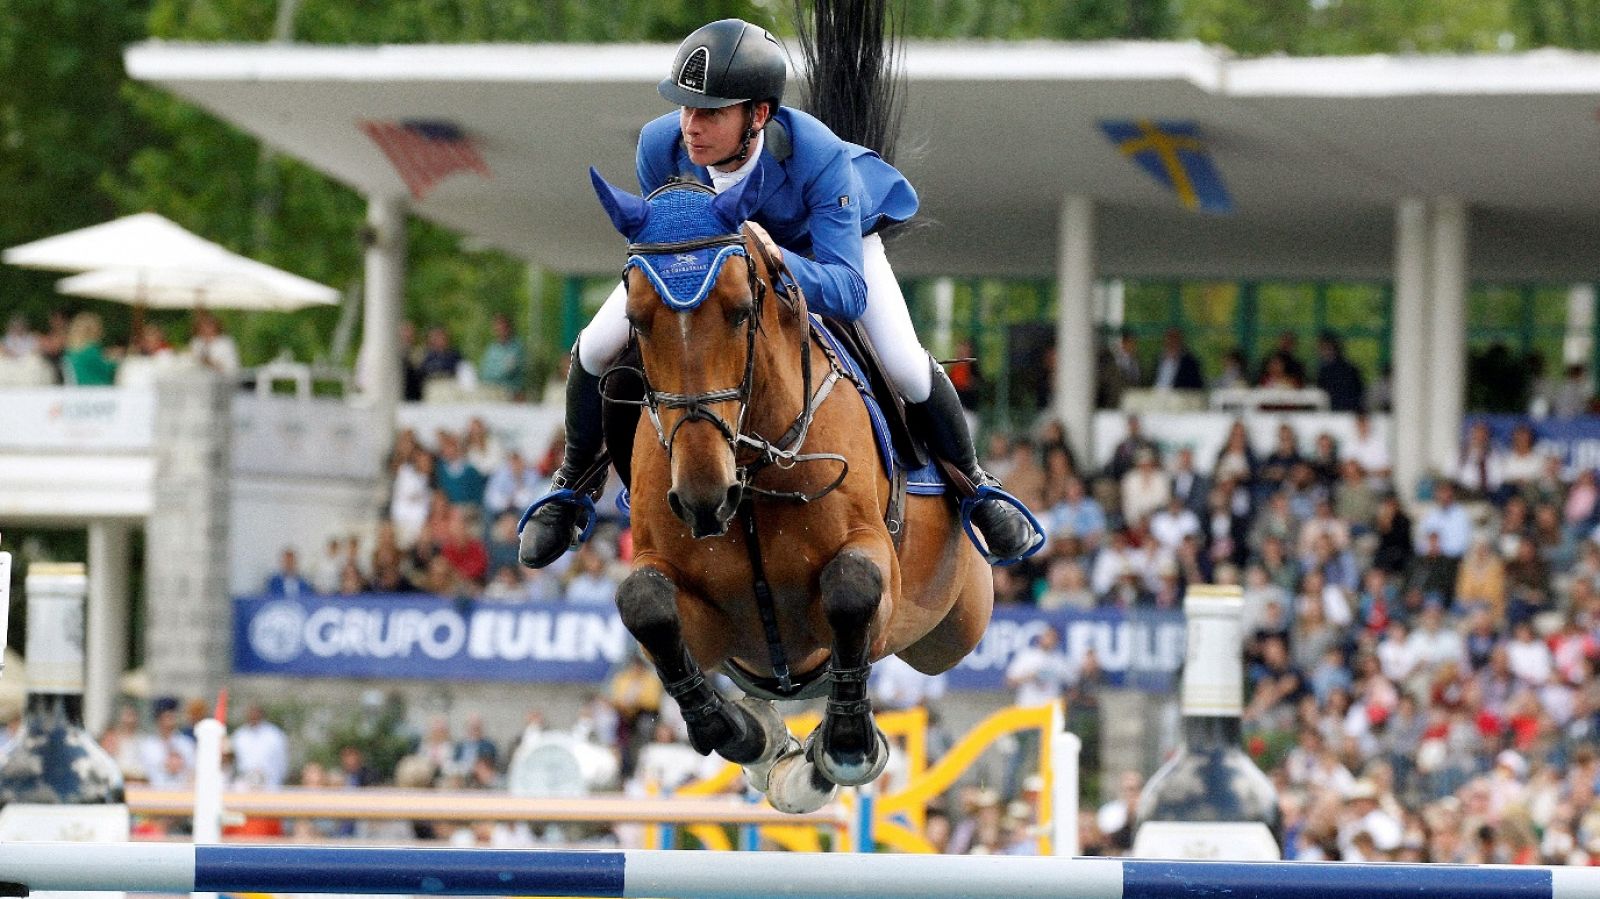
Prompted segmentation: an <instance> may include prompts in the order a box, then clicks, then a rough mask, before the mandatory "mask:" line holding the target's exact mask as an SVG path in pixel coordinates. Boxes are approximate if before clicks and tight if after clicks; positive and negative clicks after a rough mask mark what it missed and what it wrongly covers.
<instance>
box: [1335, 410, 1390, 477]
mask: <svg viewBox="0 0 1600 899" xmlns="http://www.w3.org/2000/svg"><path fill="white" fill-rule="evenodd" d="M1355 426H1356V433H1355V436H1354V437H1351V438H1350V440H1349V442H1348V443H1347V444H1346V445H1345V448H1344V457H1345V458H1346V459H1353V460H1355V461H1357V462H1360V463H1361V468H1362V470H1363V471H1365V472H1366V473H1367V477H1370V478H1372V479H1373V481H1374V482H1377V483H1379V484H1381V483H1383V482H1385V481H1388V480H1389V475H1390V474H1391V473H1392V472H1393V463H1391V462H1390V461H1389V442H1388V441H1387V440H1384V439H1383V438H1381V437H1379V436H1378V433H1377V431H1375V430H1373V428H1372V419H1371V418H1370V417H1369V416H1368V415H1367V413H1365V412H1357V413H1356V419H1355Z"/></svg>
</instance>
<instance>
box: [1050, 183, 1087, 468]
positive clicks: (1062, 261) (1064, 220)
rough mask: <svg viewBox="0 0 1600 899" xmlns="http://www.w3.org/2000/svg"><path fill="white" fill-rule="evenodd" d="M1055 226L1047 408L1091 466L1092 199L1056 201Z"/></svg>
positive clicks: (1077, 452) (1084, 462)
mask: <svg viewBox="0 0 1600 899" xmlns="http://www.w3.org/2000/svg"><path fill="white" fill-rule="evenodd" d="M1057 222H1058V223H1057V226H1056V367H1055V375H1054V383H1053V384H1051V410H1052V411H1053V412H1054V413H1055V415H1056V417H1057V418H1059V419H1061V422H1062V424H1064V425H1066V428H1067V437H1068V439H1070V440H1071V441H1072V451H1073V452H1074V453H1076V454H1077V457H1078V458H1079V459H1080V460H1082V462H1083V464H1085V465H1091V466H1092V464H1093V448H1094V435H1093V433H1092V431H1093V427H1094V386H1095V385H1094V373H1095V366H1094V362H1095V359H1094V349H1095V343H1094V281H1095V275H1096V272H1095V262H1096V255H1095V233H1094V200H1093V199H1091V198H1089V197H1085V196H1082V195H1072V196H1068V197H1066V198H1064V199H1063V200H1062V201H1061V210H1060V217H1059V219H1058V220H1057Z"/></svg>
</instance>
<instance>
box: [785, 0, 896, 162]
mask: <svg viewBox="0 0 1600 899" xmlns="http://www.w3.org/2000/svg"><path fill="white" fill-rule="evenodd" d="M904 25H905V11H904V7H903V6H902V5H901V4H900V3H899V2H897V0H795V26H796V31H797V32H798V33H799V35H800V50H801V53H802V54H803V56H804V58H805V64H806V73H805V86H806V94H807V101H808V102H807V106H808V107H809V108H808V110H807V111H809V112H810V113H811V114H812V115H814V116H816V117H817V118H818V119H819V120H820V121H821V122H822V123H823V124H824V125H827V126H828V127H829V128H830V129H832V131H833V133H834V134H837V135H839V136H840V137H842V138H844V139H845V140H847V141H850V142H851V143H855V144H860V145H861V146H863V147H867V148H868V149H871V150H876V151H877V152H878V155H879V156H882V157H883V158H884V159H886V160H888V161H889V162H891V163H892V162H894V151H895V142H896V139H897V138H898V137H899V133H900V119H901V115H902V113H903V107H904V105H905V87H906V84H905V71H904V47H903V46H902V42H901V40H902V32H903V30H904Z"/></svg>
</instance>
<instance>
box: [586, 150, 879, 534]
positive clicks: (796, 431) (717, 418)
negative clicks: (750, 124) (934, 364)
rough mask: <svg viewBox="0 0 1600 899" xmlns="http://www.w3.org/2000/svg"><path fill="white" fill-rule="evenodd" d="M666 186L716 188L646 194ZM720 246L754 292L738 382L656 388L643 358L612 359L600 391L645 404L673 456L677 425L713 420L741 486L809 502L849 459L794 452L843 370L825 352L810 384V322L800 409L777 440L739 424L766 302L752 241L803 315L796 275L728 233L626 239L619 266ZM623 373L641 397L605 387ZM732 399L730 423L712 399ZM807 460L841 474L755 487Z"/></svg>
mask: <svg viewBox="0 0 1600 899" xmlns="http://www.w3.org/2000/svg"><path fill="white" fill-rule="evenodd" d="M666 190H697V191H703V192H705V193H714V191H713V190H712V189H711V188H709V187H707V186H705V185H703V184H700V183H698V182H694V181H672V182H668V183H667V184H665V185H663V186H662V187H660V188H657V189H656V190H655V191H654V192H652V193H651V194H650V196H649V197H646V198H645V199H646V200H649V199H652V198H654V197H655V196H656V195H657V194H660V193H661V192H662V191H666ZM724 247H738V248H739V249H738V250H737V251H735V253H734V254H733V255H738V256H743V257H744V261H745V271H746V274H747V275H748V277H749V281H750V284H751V285H752V288H751V289H752V291H753V293H754V295H755V296H754V299H753V303H752V308H751V310H750V316H749V318H748V319H746V321H745V358H744V374H743V375H742V376H741V377H740V379H739V384H738V386H736V387H724V388H720V389H717V390H705V391H701V392H699V393H675V392H672V391H666V390H657V389H656V388H655V386H654V385H652V384H651V383H650V375H649V373H648V372H646V371H645V370H644V365H643V363H642V362H641V363H640V365H639V367H638V368H634V367H632V366H616V367H614V368H612V369H611V370H610V371H608V372H606V374H605V375H604V376H602V378H601V394H602V395H604V396H605V397H606V399H607V400H608V401H611V402H616V403H623V404H627V405H637V406H643V407H644V410H645V412H646V414H647V415H649V417H650V424H651V425H652V426H653V427H654V428H655V431H656V439H657V441H658V442H660V444H661V446H662V447H663V448H664V449H665V450H666V451H667V458H668V459H671V458H672V450H673V444H674V443H675V442H676V440H677V437H678V431H679V429H681V428H682V427H683V426H684V425H685V424H687V423H689V422H691V421H704V422H707V423H709V424H711V425H712V426H713V427H715V428H716V429H717V431H718V432H719V433H721V435H722V439H723V442H724V443H725V444H727V447H728V450H729V452H731V453H733V456H734V459H735V462H736V468H737V471H736V476H737V479H738V482H739V486H740V487H741V488H742V489H744V490H745V491H748V492H750V493H754V494H759V495H762V496H767V497H772V498H776V499H785V500H790V501H794V502H800V503H809V502H813V501H815V500H818V499H821V498H822V497H824V496H826V495H828V494H829V493H832V492H833V491H834V490H835V489H836V488H837V487H838V486H839V485H840V484H842V483H844V479H845V475H846V474H848V473H849V470H850V463H849V461H848V460H847V459H845V457H844V456H842V455H840V454H838V453H802V452H800V449H801V448H802V447H803V446H804V444H805V439H806V435H807V434H808V433H809V432H810V429H811V422H812V420H813V419H814V418H815V417H816V413H817V409H818V408H819V407H820V406H821V405H822V401H823V400H825V399H827V397H828V395H829V394H830V393H831V392H832V391H833V388H834V385H835V384H837V383H838V380H839V378H840V377H841V376H842V375H843V371H842V369H841V368H840V366H839V364H838V361H837V360H835V359H834V358H833V357H832V355H831V354H829V355H828V360H829V371H828V375H827V377H825V378H824V379H823V381H822V383H821V384H819V385H817V387H816V389H815V390H813V389H812V376H811V343H812V339H811V334H810V331H809V323H807V324H808V328H807V330H806V331H805V332H804V336H803V337H802V338H801V342H800V369H801V372H802V378H803V383H804V386H803V388H802V391H803V395H804V396H805V397H806V398H807V399H806V402H805V404H804V406H803V408H802V409H801V412H800V415H799V416H798V417H797V418H796V419H795V421H794V423H793V424H791V425H790V426H789V429H788V430H787V431H785V432H784V434H783V436H781V437H779V438H778V440H777V441H772V440H768V439H767V438H765V437H762V436H760V435H758V434H749V433H746V432H745V423H746V420H747V419H748V418H749V414H750V397H751V394H752V388H753V385H754V382H755V360H756V332H757V331H758V330H760V326H761V316H762V311H763V309H764V308H765V306H766V299H767V293H768V284H767V282H766V281H765V280H763V279H762V278H761V277H760V273H759V271H758V270H757V268H756V262H755V259H754V257H753V255H752V254H751V253H750V248H751V247H753V248H754V249H755V251H756V253H759V254H760V256H761V262H762V265H764V266H765V267H766V269H767V271H768V272H770V273H771V275H772V284H771V292H772V293H774V294H776V295H777V297H778V299H779V300H781V301H782V302H783V304H784V308H785V309H787V310H789V311H790V312H791V313H793V314H795V315H797V316H801V317H802V318H804V317H805V316H806V311H805V298H804V295H803V294H802V293H801V290H800V285H799V284H798V283H797V282H796V281H795V280H794V274H793V273H792V272H790V271H789V269H788V267H787V266H785V265H784V264H783V263H781V262H779V261H778V260H776V259H773V258H772V255H771V254H770V253H768V252H767V248H766V247H765V246H764V245H763V244H762V243H761V241H759V240H754V239H751V240H749V241H748V242H747V241H746V239H745V236H744V235H743V234H741V233H733V234H718V235H713V236H710V237H700V238H694V239H691V240H683V241H670V242H660V243H630V244H629V245H628V264H627V265H626V266H624V268H623V277H624V278H626V277H627V273H628V269H631V268H634V267H636V266H639V265H641V264H643V260H642V259H641V258H640V257H644V256H653V255H661V254H668V253H691V252H694V251H697V250H710V249H721V248H724ZM709 277H716V273H712V274H711V275H709ZM635 339H637V334H635ZM624 372H626V373H630V374H634V375H636V376H637V377H638V378H639V380H640V382H641V383H642V384H643V385H644V398H643V399H639V400H635V399H629V398H626V397H619V396H615V395H612V393H611V392H610V391H609V390H607V389H606V385H607V383H608V382H609V379H610V378H611V377H612V376H613V375H614V374H618V373H624ZM730 402H737V403H738V404H739V411H738V414H737V415H736V416H735V418H734V422H733V423H731V424H730V423H729V422H728V420H727V419H725V418H723V417H722V416H721V415H719V414H717V412H716V411H714V410H713V409H712V406H714V405H716V404H718V403H730ZM674 409H682V410H684V414H683V417H681V418H679V419H678V421H677V422H676V423H674V424H673V426H672V428H671V429H670V430H668V429H666V428H664V427H663V426H662V424H661V412H662V410H674ZM741 450H753V451H754V456H753V457H752V458H750V461H747V462H745V463H743V464H738V463H737V460H738V458H739V454H740V451H741ZM811 461H832V462H837V463H838V464H839V469H840V470H839V476H838V477H837V478H835V479H834V480H833V481H832V482H831V483H829V484H828V485H827V486H825V487H823V488H822V489H820V490H818V491H816V492H814V493H804V492H798V491H781V490H768V489H765V488H760V487H756V486H754V485H753V483H752V482H753V481H754V479H755V476H756V475H757V474H758V473H759V472H760V471H761V470H762V469H764V468H766V467H767V466H769V465H771V466H776V467H778V468H780V469H785V470H787V469H790V468H793V467H794V466H795V465H796V464H797V463H800V462H811Z"/></svg>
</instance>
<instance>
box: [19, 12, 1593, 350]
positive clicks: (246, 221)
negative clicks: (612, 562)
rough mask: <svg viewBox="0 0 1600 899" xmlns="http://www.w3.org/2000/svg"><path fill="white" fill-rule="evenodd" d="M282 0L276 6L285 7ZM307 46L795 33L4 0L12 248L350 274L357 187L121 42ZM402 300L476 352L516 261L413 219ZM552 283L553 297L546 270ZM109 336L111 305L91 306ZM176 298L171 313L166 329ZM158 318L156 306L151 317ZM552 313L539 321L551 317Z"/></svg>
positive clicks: (307, 336) (356, 250)
mask: <svg viewBox="0 0 1600 899" xmlns="http://www.w3.org/2000/svg"><path fill="white" fill-rule="evenodd" d="M285 4H289V5H288V6H287V7H285ZM285 8H287V9H289V10H292V13H293V14H292V15H291V16H289V17H287V22H288V24H289V25H290V26H291V28H290V32H291V34H290V36H291V37H292V38H293V39H294V40H295V41H299V42H306V43H319V44H379V43H406V42H415V43H454V42H539V41H585V42H588V41H595V42H603V41H673V40H676V39H677V38H679V37H680V36H681V35H683V34H685V33H687V32H688V31H690V30H692V29H693V28H694V27H696V26H697V25H699V24H701V23H703V22H705V21H708V20H710V19H714V18H721V17H724V16H741V17H744V18H748V19H751V20H753V21H757V22H761V23H762V24H765V25H767V26H768V27H771V28H773V29H774V30H776V31H779V32H782V33H790V32H792V31H793V28H792V24H791V15H792V6H791V3H790V2H788V0H619V2H616V3H609V4H598V3H592V2H587V0H298V2H296V0H275V2H267V0H10V2H9V3H7V4H5V5H4V7H3V10H0V184H4V185H5V188H6V200H7V203H6V208H7V215H6V216H4V217H0V245H6V246H9V245H12V244H16V243H20V242H23V241H26V240H31V239H35V238H38V237H41V236H44V235H48V234H53V233H58V232H61V231H65V230H68V229H71V228H76V227H82V226H85V225H90V224H94V223H96V222H99V221H103V220H106V219H108V218H111V217H113V216H115V215H118V214H124V213H128V212H134V211H140V210H145V209H150V210H154V211H157V212H161V213H163V214H165V215H167V216H169V217H170V218H173V219H174V220H176V221H178V222H179V223H181V224H183V225H185V226H187V227H190V228H192V229H194V230H195V231H197V232H199V233H200V234H202V235H204V236H206V237H208V238H210V239H213V240H216V241H219V242H221V243H223V244H225V245H227V246H229V247H231V248H233V249H236V250H239V251H241V252H245V253H248V254H250V255H252V256H254V257H256V258H258V259H262V260H263V261H266V262H269V263H272V264H276V265H280V266H283V267H285V268H288V269H290V270H292V271H296V272H299V273H301V274H304V275H306V276H308V277H311V278H315V279H317V280H320V281H323V282H325V283H328V284H332V285H335V286H336V287H339V288H341V289H344V290H347V291H354V290H356V289H357V288H358V287H359V279H360V276H361V258H360V243H359V240H358V238H357V235H358V234H359V231H360V228H361V224H362V218H363V215H364V210H365V204H364V201H363V200H362V198H361V197H359V196H356V195H355V194H354V193H353V192H351V191H349V190H347V189H345V188H343V187H341V186H339V185H337V184H335V183H333V182H332V181H330V180H329V179H328V178H326V177H324V176H322V175H321V174H319V173H317V172H315V171H312V170H311V169H309V168H307V167H305V166H303V165H301V164H299V163H296V162H294V161H292V160H287V159H283V158H280V157H273V156H270V155H264V154H263V152H262V149H261V147H260V145H259V144H258V143H257V142H256V141H255V140H254V139H253V138H251V137H248V136H246V135H243V134H241V133H239V132H236V131H234V130H232V129H231V128H229V127H228V126H226V125H224V124H222V123H220V122H218V121H216V120H215V119H213V118H211V117H210V116H209V115H207V114H206V113H203V112H201V111H199V110H197V109H195V108H193V107H191V106H188V105H187V104H185V103H183V102H181V101H179V100H176V99H174V98H172V97H171V96H168V95H166V94H164V93H161V92H159V91H156V90H153V89H150V88H147V87H144V86H141V85H132V84H128V83H127V81H126V78H125V75H124V73H123V71H122V65H121V52H120V51H121V49H122V48H123V47H124V46H126V45H127V44H130V43H134V42H137V41H139V40H142V39H145V38H147V37H154V38H162V39H169V40H190V41H209V42H222V41H234V42H247V43H250V42H261V41H265V40H269V39H272V38H273V37H274V32H275V30H276V26H277V24H278V22H279V14H280V11H281V10H283V9H285ZM904 27H905V30H906V33H907V34H908V35H910V36H912V37H915V38H989V39H1028V38H1052V39H1066V40H1092V39H1101V38H1174V37H1177V38H1186V37H1187V38H1197V39H1200V40H1203V41H1206V42H1210V43H1215V44H1220V45H1223V46H1228V47H1231V48H1233V49H1234V50H1236V51H1238V52H1240V53H1242V54H1246V55H1253V54H1267V53H1292V54H1311V53H1370V52H1434V51H1483V50H1494V49H1497V48H1500V49H1503V48H1505V47H1506V46H1508V44H1509V45H1511V46H1517V47H1536V46H1545V45H1556V46H1573V47H1596V46H1600V0H1434V2H1429V3H1417V2H1415V0H927V2H908V3H907V4H906V7H905V20H904ZM409 263H410V267H411V278H410V281H409V287H408V295H407V313H408V314H409V315H410V316H411V317H413V318H415V319H417V320H418V321H419V322H421V323H423V324H432V323H442V324H445V325H446V326H447V327H449V328H450V329H451V330H452V331H453V333H454V334H455V336H456V338H457V340H458V341H459V342H460V343H461V344H462V345H463V346H464V347H465V348H466V349H467V350H468V351H469V352H470V351H473V350H475V349H476V348H477V347H478V346H480V345H481V344H482V343H483V342H484V341H485V340H486V339H487V335H488V322H489V318H490V315H491V314H492V313H494V312H497V311H504V312H508V313H511V314H512V315H513V317H514V319H515V320H519V321H525V320H526V319H527V314H528V312H527V310H528V303H529V297H528V286H527V279H526V277H525V275H524V268H523V266H522V265H521V263H520V262H518V261H516V260H513V259H510V258H508V257H506V256H504V255H502V254H499V253H483V252H471V251H469V250H467V249H465V248H463V247H462V246H461V243H460V241H459V239H458V238H457V237H456V236H454V235H452V234H451V233H449V232H447V231H444V230H443V229H440V228H437V227H434V226H432V225H429V224H427V223H424V222H415V223H414V224H413V226H412V233H411V251H410V259H409ZM57 277H59V276H58V275H55V274H51V273H36V272H24V271H19V270H17V269H14V268H9V267H5V268H0V304H3V305H4V307H5V308H6V309H7V310H22V311H25V312H27V313H29V314H30V316H31V317H32V318H33V319H34V321H35V324H36V325H38V324H42V323H43V315H44V312H45V311H46V310H48V309H52V308H59V307H60V306H62V304H63V301H62V300H61V299H60V298H58V297H56V296H55V295H54V294H53V293H52V292H51V285H52V284H53V282H54V280H55V279H56V278H57ZM545 295H546V297H547V302H548V301H549V300H548V298H550V297H555V296H558V295H559V290H558V289H556V288H555V287H554V285H553V284H552V285H548V287H547V289H546V290H545ZM95 305H96V308H98V309H99V310H100V311H102V313H103V314H104V315H105V316H106V318H107V320H108V328H109V331H110V332H111V335H112V337H113V339H117V338H120V337H121V336H123V334H124V333H125V328H126V323H127V310H126V308H125V307H121V306H115V305H112V304H95ZM338 315H339V312H338V310H334V309H322V310H313V311H308V312H303V313H297V314H293V315H251V316H235V317H232V318H231V323H232V325H233V327H234V329H235V331H236V333H238V335H239V337H240V338H241V343H242V345H243V348H244V350H245V354H246V357H247V361H250V362H260V361H263V360H264V359H265V358H266V357H268V356H270V355H272V354H273V353H274V352H276V351H277V350H278V349H279V348H288V349H289V350H291V351H292V352H293V353H294V354H295V355H296V356H298V357H299V358H302V359H310V358H316V357H319V356H323V355H325V354H326V352H327V350H328V347H329V333H330V331H331V330H332V327H333V324H334V322H335V321H336V320H337V318H338ZM184 318H185V317H184V316H182V315H173V316H170V317H168V318H166V319H165V320H166V321H169V322H171V323H172V324H173V325H174V329H175V330H177V331H179V332H180V333H178V334H176V335H174V336H177V337H180V338H181V337H183V336H186V335H184V334H182V333H181V332H182V330H183V329H184V328H185V327H186V325H185V324H184V322H183V320H184ZM158 319H159V317H158ZM547 330H550V331H553V330H554V329H553V328H550V329H547Z"/></svg>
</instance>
